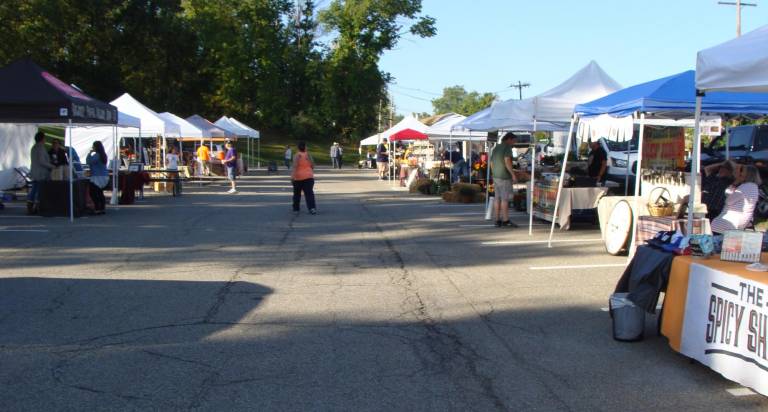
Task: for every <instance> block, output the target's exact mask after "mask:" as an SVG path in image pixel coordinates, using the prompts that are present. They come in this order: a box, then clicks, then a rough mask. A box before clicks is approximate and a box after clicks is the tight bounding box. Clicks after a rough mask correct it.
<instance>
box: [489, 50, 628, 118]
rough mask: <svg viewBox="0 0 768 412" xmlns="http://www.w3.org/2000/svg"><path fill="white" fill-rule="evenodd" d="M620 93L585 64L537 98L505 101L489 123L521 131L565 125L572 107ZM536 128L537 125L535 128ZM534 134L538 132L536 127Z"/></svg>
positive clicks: (593, 65)
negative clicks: (540, 125)
mask: <svg viewBox="0 0 768 412" xmlns="http://www.w3.org/2000/svg"><path fill="white" fill-rule="evenodd" d="M620 89H621V85H619V84H618V83H616V81H615V80H613V79H612V78H611V77H610V76H609V75H608V74H607V73H606V72H605V71H603V69H602V68H601V67H600V65H598V64H597V63H596V62H595V61H591V62H589V64H587V65H586V66H585V67H583V68H582V69H581V70H579V71H577V72H576V73H574V74H573V76H571V77H570V78H568V80H566V81H564V82H563V83H561V84H560V85H558V86H556V87H554V88H553V89H550V90H548V91H546V92H544V93H542V94H540V95H538V96H535V97H531V98H528V99H523V100H507V101H504V102H501V103H499V104H497V105H495V106H493V108H492V109H491V116H490V117H491V119H492V120H491V123H492V126H494V127H495V128H496V129H502V128H503V129H511V128H512V127H510V126H516V127H518V128H519V127H523V126H525V125H527V124H530V125H531V126H530V128H531V129H532V128H533V127H532V126H533V121H534V119H535V120H536V121H537V122H553V123H563V124H565V123H568V122H570V120H571V115H572V114H573V107H574V106H576V105H577V104H579V103H584V102H590V101H592V100H595V99H598V98H600V97H603V96H605V95H608V94H610V93H613V92H615V91H617V90H620ZM537 126H538V125H537ZM537 130H542V129H539V128H538V127H537Z"/></svg>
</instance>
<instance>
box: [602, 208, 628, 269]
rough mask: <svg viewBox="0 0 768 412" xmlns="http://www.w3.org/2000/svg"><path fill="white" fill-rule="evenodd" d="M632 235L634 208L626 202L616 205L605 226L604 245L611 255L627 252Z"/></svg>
mask: <svg viewBox="0 0 768 412" xmlns="http://www.w3.org/2000/svg"><path fill="white" fill-rule="evenodd" d="M631 234H632V207H631V206H630V205H629V203H628V202H627V201H626V200H621V201H619V202H617V203H616V205H615V206H614V207H613V210H611V214H610V215H609V216H608V223H606V225H605V233H604V234H603V243H604V244H605V250H606V251H607V252H608V253H610V254H611V255H614V256H615V255H619V254H621V253H622V252H626V251H627V243H628V241H629V237H630V235H631Z"/></svg>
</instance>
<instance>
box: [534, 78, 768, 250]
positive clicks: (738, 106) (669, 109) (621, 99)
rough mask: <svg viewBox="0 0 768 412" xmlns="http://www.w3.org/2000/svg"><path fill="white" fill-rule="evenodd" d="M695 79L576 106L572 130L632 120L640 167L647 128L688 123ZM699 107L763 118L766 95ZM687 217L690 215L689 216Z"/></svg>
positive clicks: (726, 98) (726, 96)
mask: <svg viewBox="0 0 768 412" xmlns="http://www.w3.org/2000/svg"><path fill="white" fill-rule="evenodd" d="M695 76H696V73H695V72H694V71H692V70H689V71H686V72H682V73H678V74H675V75H672V76H667V77H663V78H661V79H656V80H653V81H650V82H646V83H641V84H638V85H635V86H631V87H627V88H625V89H622V90H619V91H617V92H615V93H612V94H609V95H607V96H605V97H602V98H600V99H597V100H594V101H591V102H589V103H584V104H579V105H577V106H576V107H575V109H574V113H573V119H572V121H571V130H572V129H573V125H574V123H575V122H576V121H577V120H579V119H589V118H595V117H598V116H602V115H608V116H611V117H613V118H627V117H628V116H629V117H631V118H632V119H633V121H632V123H631V124H632V125H634V124H639V127H640V133H639V142H638V163H639V162H640V161H641V159H642V147H643V134H644V129H645V126H646V125H651V124H654V122H655V121H656V119H661V120H663V121H669V120H681V119H690V118H691V116H692V115H694V113H695V112H696V105H697V97H696V87H695ZM700 107H701V109H702V110H701V111H702V112H704V113H710V114H737V113H741V114H745V113H748V114H764V113H768V95H765V94H754V93H753V94H746V93H724V92H718V93H711V94H709V95H707V96H706V97H705V98H704V99H703V100H702V101H701V102H700ZM695 133H696V134H698V130H696V132H695ZM625 134H626V133H625ZM629 136H631V131H629ZM571 138H572V133H569V135H568V143H567V145H566V157H565V158H566V159H567V158H568V151H569V150H570V147H571ZM697 150H698V148H697ZM697 150H694V158H693V164H694V170H695V172H694V176H695V175H697V174H698V155H697V153H696V152H697ZM565 170H566V163H565V162H564V164H563V170H562V171H561V175H560V186H559V188H558V194H557V199H556V200H555V210H557V208H558V207H559V203H560V192H561V190H562V185H563V179H564V177H565V176H564V174H565ZM640 175H641V174H640V173H639V170H638V171H637V173H635V179H636V180H635V202H637V201H638V200H637V199H638V198H639V190H640ZM691 181H693V179H691ZM694 184H695V183H694ZM692 193H693V188H692ZM690 198H691V199H692V200H691V209H690V210H693V208H692V206H693V198H694V196H691V197H690ZM635 208H636V210H637V204H636V205H635ZM689 215H692V213H691V214H689ZM634 222H635V224H634V225H633V233H632V237H631V239H630V240H631V242H634V238H635V233H636V230H637V229H636V226H637V225H636V223H637V216H634ZM691 224H692V221H691ZM554 225H555V222H552V227H551V229H550V235H549V240H550V241H549V246H550V247H551V246H552V235H553V233H554ZM689 229H690V228H689ZM630 250H631V246H630Z"/></svg>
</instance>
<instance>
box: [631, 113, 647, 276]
mask: <svg viewBox="0 0 768 412" xmlns="http://www.w3.org/2000/svg"><path fill="white" fill-rule="evenodd" d="M644 135H645V113H640V137H639V138H638V139H637V170H635V199H634V205H633V206H634V210H633V211H632V235H631V237H630V238H629V253H628V254H627V261H629V260H632V256H634V254H635V246H636V244H635V243H636V242H635V238H636V237H637V217H638V216H637V215H638V211H639V210H640V181H641V176H642V173H641V172H642V170H643V168H642V165H643V137H644ZM627 167H629V165H627Z"/></svg>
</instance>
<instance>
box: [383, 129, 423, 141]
mask: <svg viewBox="0 0 768 412" xmlns="http://www.w3.org/2000/svg"><path fill="white" fill-rule="evenodd" d="M427 138H428V137H427V135H426V134H424V133H422V132H420V131H418V130H413V129H403V130H400V131H399V132H397V133H395V134H393V135H392V136H390V137H389V141H390V142H396V141H398V140H427Z"/></svg>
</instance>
